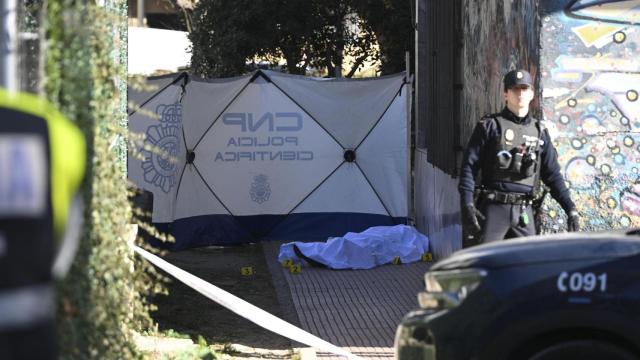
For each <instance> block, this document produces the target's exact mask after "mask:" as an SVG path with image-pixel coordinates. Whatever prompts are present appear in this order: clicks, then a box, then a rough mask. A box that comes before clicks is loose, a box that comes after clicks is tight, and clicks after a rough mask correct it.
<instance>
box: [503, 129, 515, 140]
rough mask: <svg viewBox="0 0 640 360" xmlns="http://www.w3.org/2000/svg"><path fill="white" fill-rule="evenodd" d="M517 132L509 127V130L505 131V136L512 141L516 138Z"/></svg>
mask: <svg viewBox="0 0 640 360" xmlns="http://www.w3.org/2000/svg"><path fill="white" fill-rule="evenodd" d="M515 136H516V134H515V133H514V132H513V130H512V129H507V131H505V132H504V138H505V140H507V141H512V140H513V138H515Z"/></svg>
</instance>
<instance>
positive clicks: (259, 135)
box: [128, 70, 410, 249]
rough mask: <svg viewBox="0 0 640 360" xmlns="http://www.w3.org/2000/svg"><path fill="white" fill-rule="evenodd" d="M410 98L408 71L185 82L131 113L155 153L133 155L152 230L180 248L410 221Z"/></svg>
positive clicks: (132, 168) (177, 81) (132, 171)
mask: <svg viewBox="0 0 640 360" xmlns="http://www.w3.org/2000/svg"><path fill="white" fill-rule="evenodd" d="M151 81H157V80H155V79H151ZM408 90H409V85H408V83H407V80H406V78H405V75H404V74H397V75H391V76H385V77H380V78H375V79H356V80H351V79H318V78H309V77H303V76H293V75H287V74H282V73H278V72H272V71H263V70H258V71H256V72H254V73H251V74H249V75H247V76H242V77H236V78H228V79H215V80H205V79H196V78H190V77H189V76H188V75H187V74H180V75H179V76H175V77H174V80H173V82H172V83H170V85H168V86H165V87H163V88H162V89H161V91H160V92H158V93H156V94H153V95H152V96H150V97H149V98H147V99H145V100H141V99H140V100H139V102H140V104H141V105H142V106H141V109H139V110H137V111H132V112H131V113H130V116H129V129H130V131H132V132H136V133H144V134H146V139H145V143H146V144H147V145H149V146H146V147H144V148H143V147H142V146H140V147H139V149H138V151H140V155H141V156H130V157H129V159H128V177H129V179H130V180H131V181H133V182H134V183H135V184H136V185H137V186H138V187H140V188H142V189H145V190H148V191H151V192H153V197H154V201H153V216H152V217H153V222H154V223H155V224H156V225H157V226H159V227H160V228H161V229H162V230H166V231H168V232H170V233H171V234H173V235H174V237H175V238H176V244H175V246H173V249H182V248H189V247H195V246H205V245H226V244H239V243H246V242H254V241H257V240H261V239H281V240H324V239H326V238H327V237H330V236H343V235H344V234H345V233H347V232H349V231H353V232H359V231H363V230H365V229H367V228H369V227H371V226H380V225H396V224H405V223H406V222H407V219H408V217H409V203H410V202H409V196H410V191H409V189H410V174H409V171H410V170H409V143H408V142H409V134H408V131H409V129H410V126H409V125H410V124H409V120H408V119H409V114H408V108H409V102H408V101H409V100H408V94H407V91H408ZM153 114H156V115H155V116H153ZM154 149H155V150H154Z"/></svg>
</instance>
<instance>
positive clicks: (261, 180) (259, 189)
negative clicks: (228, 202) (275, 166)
mask: <svg viewBox="0 0 640 360" xmlns="http://www.w3.org/2000/svg"><path fill="white" fill-rule="evenodd" d="M268 180H269V178H268V177H267V175H264V174H260V175H257V176H255V177H254V178H253V183H252V184H251V189H250V190H249V195H251V200H253V201H255V202H257V203H258V204H262V203H263V202H265V201H268V200H269V197H271V186H269V182H268Z"/></svg>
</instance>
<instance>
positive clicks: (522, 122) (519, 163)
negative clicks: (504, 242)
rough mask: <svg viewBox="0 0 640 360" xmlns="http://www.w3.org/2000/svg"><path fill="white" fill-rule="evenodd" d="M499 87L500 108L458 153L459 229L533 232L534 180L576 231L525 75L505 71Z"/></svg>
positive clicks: (492, 233) (483, 236)
mask: <svg viewBox="0 0 640 360" xmlns="http://www.w3.org/2000/svg"><path fill="white" fill-rule="evenodd" d="M503 85H504V98H505V100H506V106H505V107H504V108H503V109H502V111H501V112H499V113H497V114H491V115H487V116H485V117H483V118H482V119H481V120H480V122H479V123H478V124H477V125H476V126H475V128H474V130H473V133H472V135H471V138H470V139H469V143H468V145H467V148H466V151H465V154H464V158H463V162H462V166H461V170H460V182H459V185H458V190H459V192H460V200H461V216H462V224H463V227H464V230H465V232H466V233H467V234H470V235H473V236H474V237H476V239H478V238H479V239H480V241H482V242H489V241H495V240H501V239H508V238H513V237H519V236H527V235H534V234H535V232H536V231H535V226H534V224H533V211H532V206H531V204H532V200H533V191H534V188H535V187H536V186H537V185H538V181H539V180H542V181H543V182H544V184H545V185H547V186H548V187H549V188H550V193H551V196H553V198H554V199H555V200H556V201H558V203H560V205H561V206H562V208H563V209H564V211H565V212H566V213H567V215H568V230H569V231H578V230H579V227H580V225H579V223H580V217H579V215H578V212H577V211H576V207H575V204H574V203H573V201H571V198H570V196H569V191H568V190H567V187H566V186H565V182H564V179H563V177H562V174H561V173H560V165H559V164H558V158H557V152H556V150H555V148H554V147H553V144H552V143H551V139H550V137H549V134H548V132H547V130H546V129H545V128H544V126H543V125H542V123H541V122H540V121H538V120H536V119H534V118H533V117H532V116H531V114H530V113H529V104H530V103H531V101H532V100H533V97H534V87H533V80H532V79H531V75H530V74H529V73H528V72H527V71H525V70H513V71H510V72H508V73H507V74H506V75H505V76H504V79H503ZM478 173H480V178H481V186H479V187H478V188H479V193H476V196H477V197H478V208H476V206H475V205H474V190H476V179H477V176H478Z"/></svg>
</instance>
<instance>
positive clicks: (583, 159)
mask: <svg viewBox="0 0 640 360" xmlns="http://www.w3.org/2000/svg"><path fill="white" fill-rule="evenodd" d="M589 2H590V3H593V1H589ZM584 5H587V2H585V1H580V0H578V1H576V0H560V1H557V0H556V1H553V0H546V1H540V14H541V20H542V28H541V32H540V46H541V50H540V51H541V57H540V69H541V71H540V72H541V86H542V88H543V93H542V101H541V105H542V111H543V118H544V120H545V123H546V125H547V127H548V128H549V129H550V133H551V136H552V138H553V139H554V144H555V146H556V149H557V150H558V155H559V162H560V165H561V166H562V168H563V171H564V176H565V179H566V180H567V184H568V186H569V188H570V190H571V193H572V197H573V199H574V201H575V203H576V205H577V206H578V210H579V211H580V212H581V214H582V215H583V219H584V223H585V224H584V225H585V228H586V229H588V230H600V229H610V228H626V227H639V226H640V178H639V169H640V100H639V99H638V94H639V93H640V26H639V24H640V0H634V1H622V2H615V3H609V4H605V5H601V6H597V4H596V6H587V7H584V8H581V6H584ZM634 23H635V25H634ZM543 210H544V214H543V216H542V227H543V229H544V231H545V232H555V231H559V230H563V229H564V228H565V224H564V221H565V218H564V213H563V211H562V210H561V209H560V207H559V206H558V205H557V203H556V202H555V201H552V200H550V199H547V201H546V202H545V204H544V205H543Z"/></svg>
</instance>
